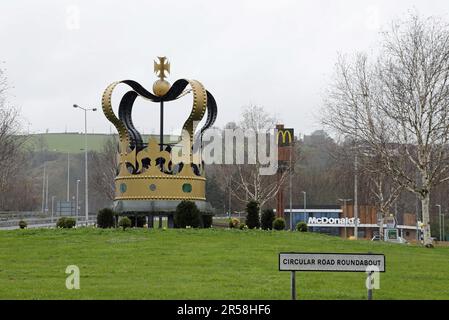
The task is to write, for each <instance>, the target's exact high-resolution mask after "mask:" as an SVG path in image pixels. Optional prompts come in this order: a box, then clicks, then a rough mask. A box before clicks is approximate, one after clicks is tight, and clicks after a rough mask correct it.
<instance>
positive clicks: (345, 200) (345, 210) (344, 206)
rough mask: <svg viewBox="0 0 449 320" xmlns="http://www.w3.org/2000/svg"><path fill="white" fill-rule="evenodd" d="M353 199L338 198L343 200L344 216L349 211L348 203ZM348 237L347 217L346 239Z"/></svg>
mask: <svg viewBox="0 0 449 320" xmlns="http://www.w3.org/2000/svg"><path fill="white" fill-rule="evenodd" d="M351 200H352V199H337V201H340V202H343V211H344V218H346V217H347V212H348V207H347V205H346V203H347V202H348V201H351ZM347 238H348V232H347V229H346V219H345V239H347Z"/></svg>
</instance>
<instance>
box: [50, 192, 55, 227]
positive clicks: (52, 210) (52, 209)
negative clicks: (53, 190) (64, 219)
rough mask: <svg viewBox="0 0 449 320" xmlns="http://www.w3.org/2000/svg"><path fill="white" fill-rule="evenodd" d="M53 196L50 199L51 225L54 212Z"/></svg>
mask: <svg viewBox="0 0 449 320" xmlns="http://www.w3.org/2000/svg"><path fill="white" fill-rule="evenodd" d="M54 203H55V196H52V197H51V223H53V217H54V210H55V206H54Z"/></svg>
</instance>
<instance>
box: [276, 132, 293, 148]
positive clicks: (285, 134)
mask: <svg viewBox="0 0 449 320" xmlns="http://www.w3.org/2000/svg"><path fill="white" fill-rule="evenodd" d="M279 136H282V142H280V139H279ZM292 136H293V129H283V130H278V132H277V134H276V140H277V142H278V145H282V146H288V145H290V144H291V143H292V141H293V137H292ZM287 137H288V141H287Z"/></svg>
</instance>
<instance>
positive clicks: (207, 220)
mask: <svg viewBox="0 0 449 320" xmlns="http://www.w3.org/2000/svg"><path fill="white" fill-rule="evenodd" d="M210 227H212V215H210V214H203V228H210Z"/></svg>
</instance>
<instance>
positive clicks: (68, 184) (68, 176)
mask: <svg viewBox="0 0 449 320" xmlns="http://www.w3.org/2000/svg"><path fill="white" fill-rule="evenodd" d="M69 194H70V153H69V152H68V151H67V202H69V200H70V199H69Z"/></svg>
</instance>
